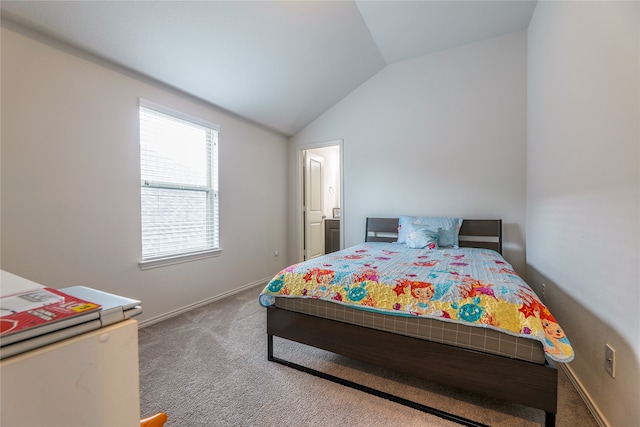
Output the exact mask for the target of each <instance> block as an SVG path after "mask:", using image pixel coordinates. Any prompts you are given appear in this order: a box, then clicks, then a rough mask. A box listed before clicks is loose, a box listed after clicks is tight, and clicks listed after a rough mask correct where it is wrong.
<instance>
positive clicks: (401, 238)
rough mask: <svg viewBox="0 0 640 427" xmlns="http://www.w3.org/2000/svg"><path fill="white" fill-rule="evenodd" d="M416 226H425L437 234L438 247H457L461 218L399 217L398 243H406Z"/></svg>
mask: <svg viewBox="0 0 640 427" xmlns="http://www.w3.org/2000/svg"><path fill="white" fill-rule="evenodd" d="M416 226H426V227H427V228H429V229H430V230H431V231H435V232H436V233H438V246H439V247H441V248H457V247H458V232H459V231H460V227H461V226H462V218H446V217H426V216H401V217H399V218H398V243H406V242H407V236H408V235H409V233H410V232H411V231H412V230H413V228H414V227H416Z"/></svg>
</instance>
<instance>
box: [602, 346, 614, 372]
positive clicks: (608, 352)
mask: <svg viewBox="0 0 640 427" xmlns="http://www.w3.org/2000/svg"><path fill="white" fill-rule="evenodd" d="M604 357H605V368H606V370H607V373H608V374H609V375H611V378H615V377H616V351H615V350H614V349H613V348H612V347H611V346H610V345H609V344H607V345H606V346H605V351H604Z"/></svg>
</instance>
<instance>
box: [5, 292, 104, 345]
mask: <svg viewBox="0 0 640 427" xmlns="http://www.w3.org/2000/svg"><path fill="white" fill-rule="evenodd" d="M100 307H101V306H100V304H95V303H92V302H89V301H85V300H82V299H80V298H76V297H74V296H71V295H67V294H65V293H64V292H60V291H59V290H57V289H53V288H41V289H35V290H32V291H28V292H22V293H19V294H14V295H8V296H6V297H2V298H0V337H4V336H8V335H11V334H13V333H16V332H18V331H22V330H25V329H30V328H34V327H36V326H42V325H45V324H49V323H54V322H58V321H60V320H63V319H68V318H70V317H73V316H78V315H80V314H83V313H87V312H90V311H94V310H98V309H100Z"/></svg>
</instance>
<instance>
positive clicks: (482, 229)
mask: <svg viewBox="0 0 640 427" xmlns="http://www.w3.org/2000/svg"><path fill="white" fill-rule="evenodd" d="M396 240H398V218H367V231H366V236H365V240H364V241H365V242H395V241H396ZM458 240H459V241H460V247H461V248H487V249H493V250H494V251H496V252H499V253H502V220H501V219H465V220H464V221H462V228H460V234H459V235H458Z"/></svg>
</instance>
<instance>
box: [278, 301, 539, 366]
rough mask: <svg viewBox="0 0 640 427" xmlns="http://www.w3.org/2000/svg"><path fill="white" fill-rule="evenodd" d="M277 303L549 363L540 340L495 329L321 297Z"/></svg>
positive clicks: (471, 347) (338, 319)
mask: <svg viewBox="0 0 640 427" xmlns="http://www.w3.org/2000/svg"><path fill="white" fill-rule="evenodd" d="M274 305H275V306H276V307H278V308H281V309H284V310H289V311H295V312H298V313H303V314H309V315H312V316H317V317H322V318H325V319H330V320H336V321H340V322H345V323H349V324H352V325H357V326H364V327H367V328H372V329H378V330H381V331H385V332H391V333H394V334H399V335H406V336H409V337H413V338H419V339H424V340H428V341H434V342H438V343H442V344H447V345H452V346H456V347H461V348H467V349H470V350H476V351H481V352H484V353H490V354H495V355H499V356H505V357H510V358H512V359H518V360H523V361H527V362H533V363H538V364H543V363H545V353H544V350H543V348H542V344H541V343H540V342H539V341H536V340H531V339H527V338H520V337H516V336H513V335H509V334H505V333H502V332H499V331H496V330H493V329H487V328H477V327H472V326H467V325H463V324H458V323H451V322H443V321H440V320H437V319H432V318H427V317H403V316H392V315H388V314H384V313H376V312H373V311H365V310H360V309H357V308H351V307H348V306H344V305H339V304H336V303H333V302H330V301H324V300H321V299H302V298H285V297H276V298H275V304H274Z"/></svg>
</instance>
